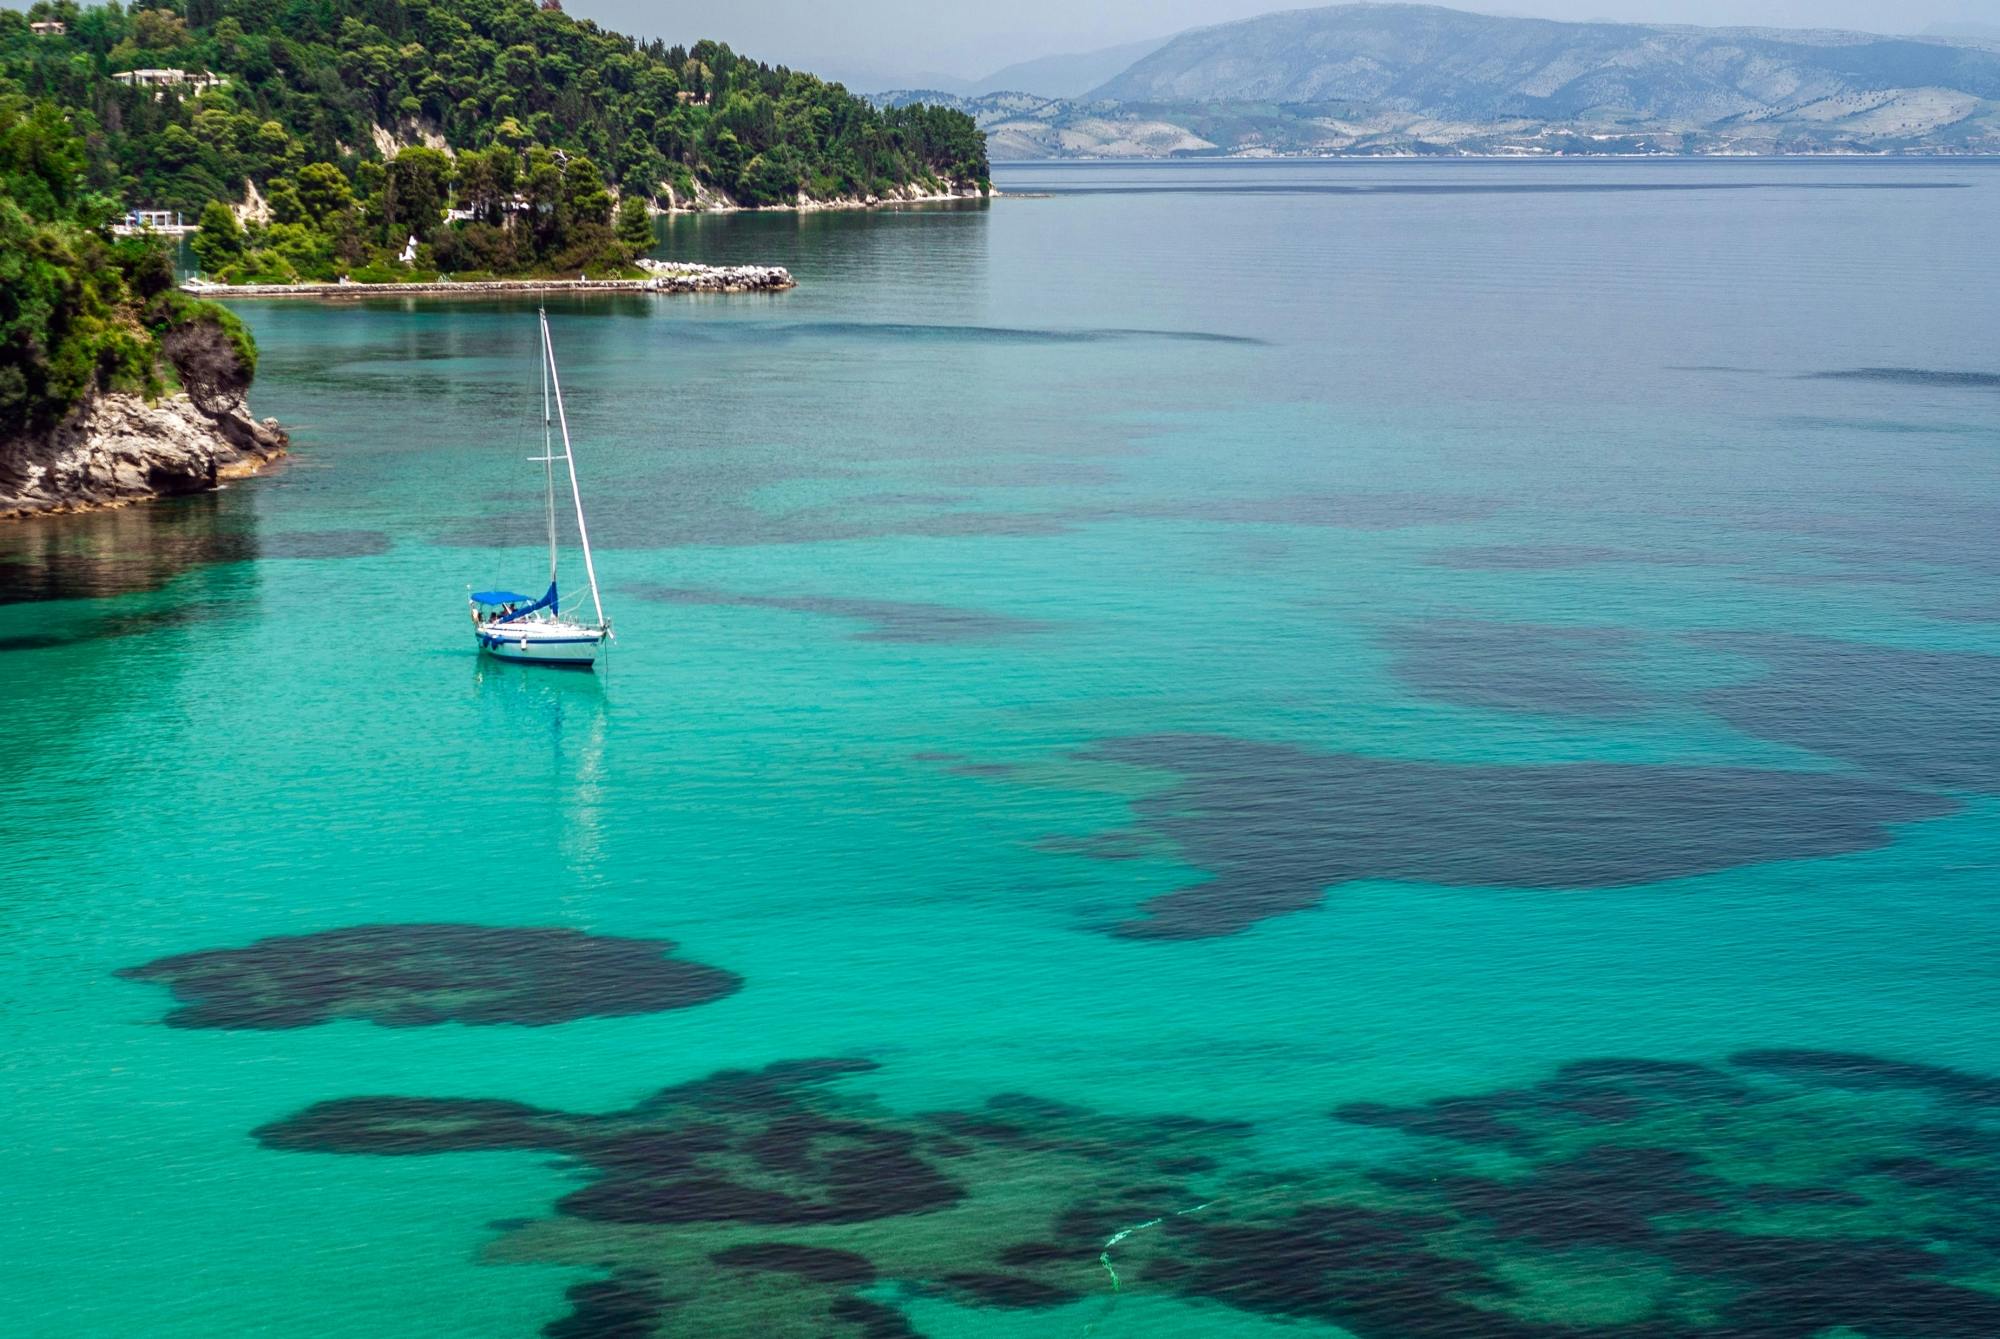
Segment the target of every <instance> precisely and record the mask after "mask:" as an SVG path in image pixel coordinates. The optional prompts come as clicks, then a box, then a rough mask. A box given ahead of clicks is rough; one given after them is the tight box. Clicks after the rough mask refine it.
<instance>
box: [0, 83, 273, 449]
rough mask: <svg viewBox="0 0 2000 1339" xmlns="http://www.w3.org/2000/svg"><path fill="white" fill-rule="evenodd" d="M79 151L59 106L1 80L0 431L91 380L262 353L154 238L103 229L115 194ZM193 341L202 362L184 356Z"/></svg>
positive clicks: (238, 365)
mask: <svg viewBox="0 0 2000 1339" xmlns="http://www.w3.org/2000/svg"><path fill="white" fill-rule="evenodd" d="M87 162H88V158H87V155H86V151H85V146H84V143H83V140H82V138H81V137H80V136H79V135H78V134H77V133H76V131H75V130H74V129H73V128H72V127H71V126H70V124H69V121H68V119H67V118H66V117H65V115H64V113H63V110H62V109H61V108H59V107H57V106H55V105H54V104H53V103H49V102H29V101H28V100H26V99H24V98H21V97H18V96H13V95H8V94H0V443H4V442H8V441H12V440H14V439H16V438H18V437H21V436H24V435H26V434H29V433H32V432H36V431H39V430H42V429H45V428H48V427H50V426H52V425H53V424H54V423H55V422H56V421H57V420H58V419H60V418H61V417H62V416H63V415H64V414H66V413H67V412H68V411H69V410H70V409H71V408H72V407H74V406H75V405H76V404H78V403H79V402H81V401H82V400H84V399H85V398H87V397H88V396H90V395H92V394H94V393H96V392H99V391H131V392H135V393H137V394H141V395H145V396H148V397H156V396H158V395H160V394H162V393H164V392H167V391H170V390H174V389H178V388H179V385H180V383H181V382H182V381H183V380H184V379H185V378H186V377H188V376H206V375H214V376H219V377H221V378H223V379H225V380H227V381H229V382H231V383H232V384H237V383H247V382H248V381H249V379H250V376H251V373H252V372H253V370H254V369H255V367H256V358H257V355H256V349H255V346H254V345H253V344H252V343H251V341H250V335H249V332H248V331H246V330H245V329H244V328H243V325H242V323H241V322H240V321H238V320H237V319H236V317H235V316H234V315H233V314H231V313H230V312H228V311H226V310H225V309H223V308H221V307H218V306H216V305H214V304H213V303H208V302H199V301H196V300H194V299H192V298H189V297H188V296H186V295H185V294H183V293H181V292H179V291H178V290H176V289H175V288H174V271H173V266H172V264H171V263H170V262H169V261H168V259H167V255H166V252H165V251H164V249H162V247H161V246H160V244H159V242H158V241H157V240H156V239H153V238H147V237H133V238H123V239H119V238H113V237H112V236H111V235H110V232H109V231H108V228H107V225H108V224H109V222H110V221H111V219H112V218H114V217H115V216H116V215H117V212H118V205H117V202H116V201H115V200H113V199H112V198H111V197H109V196H107V195H103V194H100V193H98V192H96V191H94V190H92V189H90V188H89V186H88V185H87V184H86V182H87V180H88V177H89V173H88V172H87V170H86V166H87ZM194 335H207V336H215V337H214V338H190V336H194ZM197 345H200V346H204V347H206V348H207V349H208V350H210V353H209V355H208V356H207V357H206V358H205V359H204V360H203V366H202V367H201V368H197V367H196V366H195V365H194V364H193V363H191V362H189V361H188V359H187V358H186V357H185V353H186V352H187V350H189V349H190V348H193V347H195V346H197ZM176 350H179V351H180V353H179V356H180V360H181V366H178V367H177V366H176V363H175V357H176V352H175V351H176ZM217 352H219V353H220V356H221V359H222V361H223V362H224V363H226V364H227V366H222V367H217V366H216V365H215V363H216V353H217Z"/></svg>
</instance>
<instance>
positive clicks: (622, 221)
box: [617, 195, 653, 254]
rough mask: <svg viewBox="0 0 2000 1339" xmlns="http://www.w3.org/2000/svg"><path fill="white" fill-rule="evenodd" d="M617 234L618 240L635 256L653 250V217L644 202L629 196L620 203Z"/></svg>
mask: <svg viewBox="0 0 2000 1339" xmlns="http://www.w3.org/2000/svg"><path fill="white" fill-rule="evenodd" d="M617 233H618V240H619V241H620V242H621V243H623V244H624V245H625V246H626V247H628V248H630V249H631V250H632V252H633V253H634V254H640V253H643V252H647V251H651V250H652V249H653V216H652V214H651V213H650V212H648V211H647V209H646V202H645V201H644V200H642V199H640V198H639V197H638V196H636V195H628V196H626V197H625V198H624V199H623V200H620V201H619V202H618V226H617Z"/></svg>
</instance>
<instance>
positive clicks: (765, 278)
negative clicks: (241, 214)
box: [181, 260, 798, 299]
mask: <svg viewBox="0 0 2000 1339" xmlns="http://www.w3.org/2000/svg"><path fill="white" fill-rule="evenodd" d="M638 264H639V268H641V269H643V270H645V271H646V276H645V278H643V279H591V278H587V277H585V276H582V275H579V276H578V277H576V278H574V279H470V280H454V279H444V278H440V279H436V280H427V281H423V282H413V283H406V284H405V283H389V284H357V283H351V282H345V281H335V282H333V283H297V284H217V283H210V282H208V281H207V280H204V279H189V280H187V281H185V282H184V283H182V284H181V288H182V290H183V291H184V292H188V293H193V294H196V295H198V296H200V297H205V298H337V299H340V298H378V297H446V298H472V297H483V296H487V295H505V294H509V293H778V292H783V291H784V290H785V289H788V288H795V287H797V286H798V281H797V280H795V279H793V278H792V273H791V271H790V270H787V269H786V268H784V267H783V266H782V265H696V264H692V263H682V262H676V261H663V260H641V261H639V262H638Z"/></svg>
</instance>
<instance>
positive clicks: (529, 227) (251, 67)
mask: <svg viewBox="0 0 2000 1339" xmlns="http://www.w3.org/2000/svg"><path fill="white" fill-rule="evenodd" d="M36 24H40V25H41V26H42V31H39V32H38V31H36V28H35V25H36ZM54 25H60V26H61V29H62V31H60V32H56V31H52V30H51V29H52V27H53V26H54ZM140 70H151V71H169V72H185V75H183V74H181V73H170V74H168V75H166V76H164V79H165V80H166V81H167V82H165V83H164V84H159V83H156V84H154V85H151V86H149V85H147V84H144V83H142V82H140V80H141V79H143V78H144V77H145V76H133V77H128V78H127V79H125V80H121V79H120V78H118V76H120V75H121V74H125V75H128V76H129V72H132V71H140ZM199 75H211V76H215V78H216V82H214V83H213V84H210V83H209V82H208V81H206V80H204V81H202V82H201V83H196V82H191V81H190V79H189V78H188V76H199ZM154 77H155V78H156V79H157V78H161V77H160V76H154ZM0 92H5V93H12V94H15V95H18V96H23V97H26V98H30V99H39V100H44V101H48V102H52V103H54V104H56V105H58V106H60V107H61V108H63V109H64V111H65V112H66V113H67V115H68V117H69V120H70V122H71V124H72V125H74V126H75V128H76V129H77V130H78V131H79V132H80V133H81V134H82V136H83V137H84V139H85V141H86V143H87V146H88V153H87V161H86V166H85V184H86V185H87V186H88V187H89V188H90V189H91V190H93V191H95V192H99V193H102V194H105V195H108V196H112V197H114V198H116V199H118V200H120V201H122V202H123V203H124V204H125V205H126V206H127V207H141V206H143V207H148V208H156V209H175V210H180V211H183V212H184V213H185V214H187V215H188V216H189V217H194V216H196V215H199V216H200V217H201V218H202V220H203V223H204V225H205V226H204V228H203V233H202V235H201V237H200V239H199V244H198V252H199V254H200V257H201V260H202V264H203V266H204V268H205V269H206V270H207V271H209V272H210V273H211V275H212V276H214V277H221V278H224V279H226V280H227V279H236V280H244V279H261V280H283V279H289V278H293V277H305V278H330V277H333V276H334V275H335V274H336V273H340V274H352V275H353V277H355V278H357V279H363V280H366V279H369V278H375V277H386V274H385V272H386V271H388V270H390V269H392V268H393V269H394V270H395V271H396V272H395V275H394V277H398V278H403V277H408V275H409V272H410V271H411V270H417V271H436V270H444V271H450V272H454V273H456V274H458V275H460V276H462V277H463V276H466V275H469V274H474V273H495V274H501V273H522V272H529V271H534V272H548V273H560V272H567V271H573V270H578V269H582V268H584V267H586V266H595V267H598V268H599V269H602V268H603V267H605V266H616V265H618V264H620V263H621V262H624V261H627V260H629V259H630V257H631V256H632V255H633V254H634V253H635V252H637V251H639V250H643V249H645V248H646V247H647V246H649V245H650V241H651V226H650V221H649V218H648V215H647V211H646V205H647V203H648V202H663V201H666V200H668V199H671V200H674V201H678V202H681V203H686V202H688V201H689V200H690V199H692V198H693V197H694V196H695V194H696V190H697V186H698V185H699V186H700V187H701V188H703V189H705V190H708V191H713V192H718V193H721V194H724V195H727V196H728V197H730V198H731V199H733V200H735V201H737V202H738V203H742V204H750V205H778V204H790V203H792V202H794V201H795V200H796V199H797V198H798V196H799V195H800V193H802V192H803V193H805V194H806V195H808V196H811V197H814V198H818V199H831V198H835V197H858V196H868V195H887V194H889V193H891V192H893V191H897V190H907V189H910V188H913V187H916V188H923V189H931V190H934V189H939V188H942V187H944V186H946V185H950V186H953V187H956V188H958V189H970V190H981V191H983V190H985V189H986V187H987V180H988V170H987V163H986V144H985V137H984V135H983V134H982V133H981V132H980V131H979V130H978V128H977V127H976V126H975V125H974V124H973V122H972V120H971V119H970V118H969V117H966V116H965V115H963V114H962V113H959V112H956V111H950V110H946V109H942V108H936V107H926V106H913V107H903V108H897V109H894V110H889V111H878V110H877V109H875V108H873V107H871V106H870V105H869V104H868V103H867V102H865V101H864V100H862V99H860V98H857V97H855V96H854V95H852V94H850V93H849V92H847V90H846V89H844V88H842V87H841V86H840V85H838V84H828V83H824V82H822V81H820V80H818V79H816V78H814V77H813V76H812V75H809V74H804V73H800V72H797V71H792V70H787V69H784V68H781V67H777V68H774V67H772V66H769V65H763V64H759V63H757V62H755V61H751V60H748V59H745V58H743V57H740V56H738V55H736V54H735V53H734V52H732V51H731V50H730V49H729V48H728V47H727V46H724V45H721V44H719V43H715V42H700V43H697V44H695V45H694V46H693V47H679V46H668V45H665V44H663V43H660V42H645V43H642V42H637V41H635V40H633V39H631V38H628V37H624V36H621V35H619V34H617V33H612V32H607V31H605V30H603V29H601V28H599V27H598V26H597V25H596V24H595V23H592V22H590V21H589V20H579V19H574V18H571V17H569V16H568V15H566V14H563V13H562V12H561V11H560V9H558V8H555V7H553V6H550V7H548V8H543V7H540V6H538V5H537V4H536V3H535V0H160V3H157V4H152V5H150V6H149V7H136V8H133V9H130V10H127V9H125V8H123V7H121V6H120V5H119V4H117V3H116V2H115V0H113V2H112V3H108V4H104V5H99V6H95V7H92V8H88V9H86V8H81V7H79V6H78V5H76V4H75V3H73V2H72V0H54V2H53V3H51V0H40V2H39V3H37V4H35V5H34V7H33V8H32V9H30V10H29V11H28V12H27V13H26V14H25V15H23V14H20V13H17V12H13V11H5V12H0ZM246 183H247V184H246ZM253 186H254V188H255V191H256V196H255V199H256V200H258V201H261V202H262V204H263V206H264V207H263V208H260V209H256V210H254V211H251V212H250V213H249V215H248V217H247V218H243V219H242V220H241V222H240V223H239V220H238V218H236V217H230V218H225V217H224V215H225V213H227V212H228V211H226V210H221V209H217V208H209V206H211V205H212V204H216V203H218V202H223V203H235V202H237V201H241V200H244V199H245V198H246V195H247V194H248V192H249V188H250V187H253ZM447 210H450V211H451V213H450V214H449V216H448V215H447ZM245 225H247V226H245ZM412 237H414V238H415V239H416V241H417V242H418V244H419V248H418V251H417V253H416V255H415V256H414V257H413V258H412V259H411V261H410V263H409V264H408V265H407V266H403V265H399V264H398V261H399V258H400V256H401V255H402V254H403V253H404V250H405V248H406V246H407V243H408V241H409V239H410V238H412Z"/></svg>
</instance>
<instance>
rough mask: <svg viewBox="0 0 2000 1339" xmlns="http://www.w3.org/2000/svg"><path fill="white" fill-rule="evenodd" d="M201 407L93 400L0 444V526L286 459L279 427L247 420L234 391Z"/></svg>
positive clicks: (204, 486)
mask: <svg viewBox="0 0 2000 1339" xmlns="http://www.w3.org/2000/svg"><path fill="white" fill-rule="evenodd" d="M200 399H201V402H200V403H197V400H196V397H195V396H193V395H190V394H185V393H184V394H180V395H173V396H168V397H165V398H162V399H160V400H156V401H153V402H150V403H149V402H147V401H146V400H145V399H144V398H143V397H141V396H138V395H129V394H123V393H113V394H103V395H96V396H93V397H92V398H90V399H88V400H86V401H85V402H84V403H83V404H81V405H79V406H77V407H76V408H75V409H74V410H72V411H71V412H70V413H69V415H68V416H67V417H65V418H64V419H63V420H62V421H61V422H60V423H58V424H56V426H55V427H53V428H51V429H49V430H47V431H45V432H42V433H38V434H34V435H31V436H28V437H25V438H21V439H17V440H15V441H11V442H4V443H0V518H4V517H14V516H29V515H35V514H38V513H44V512H60V511H87V510H90V509H92V508H96V507H118V506H123V505H124V504H126V503H128V502H138V501H141V500H143V499H146V498H153V497H171V496H175V495H178V494H182V493H200V492H204V491H206V490H208V489H211V488H214V487H216V486H217V485H218V484H219V483H221V482H222V480H224V479H230V478H235V477H238V476H241V475H245V474H252V473H255V472H256V471H257V470H258V469H259V468H261V467H262V466H263V465H265V464H266V463H268V462H269V461H271V460H274V459H276V458H277V457H278V456H280V455H283V454H284V450H285V445H286V437H285V433H284V431H283V429H281V428H279V427H278V424H277V422H276V420H274V419H265V420H263V421H262V422H259V421H257V420H255V419H253V418H251V417H250V414H249V411H248V410H247V409H246V408H245V406H244V403H243V393H242V390H241V389H240V388H238V389H213V390H209V391H207V392H206V393H204V394H203V395H202V396H201V397H200Z"/></svg>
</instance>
